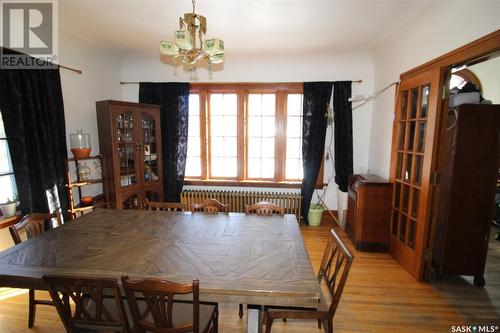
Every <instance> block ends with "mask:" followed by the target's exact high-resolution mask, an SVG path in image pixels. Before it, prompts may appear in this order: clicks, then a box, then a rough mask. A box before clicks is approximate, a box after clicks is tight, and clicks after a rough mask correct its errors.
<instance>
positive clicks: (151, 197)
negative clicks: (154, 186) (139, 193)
mask: <svg viewBox="0 0 500 333" xmlns="http://www.w3.org/2000/svg"><path fill="white" fill-rule="evenodd" d="M158 201H160V195H159V194H158V192H154V191H146V205H147V206H149V203H150V202H158Z"/></svg>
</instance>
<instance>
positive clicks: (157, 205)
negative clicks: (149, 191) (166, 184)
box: [148, 201, 186, 212]
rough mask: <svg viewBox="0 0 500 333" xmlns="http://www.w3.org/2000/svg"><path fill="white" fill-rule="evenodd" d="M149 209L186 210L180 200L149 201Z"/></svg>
mask: <svg viewBox="0 0 500 333" xmlns="http://www.w3.org/2000/svg"><path fill="white" fill-rule="evenodd" d="M148 207H149V210H162V211H168V212H183V211H184V210H186V205H185V204H183V203H180V202H154V201H152V202H150V203H149V205H148Z"/></svg>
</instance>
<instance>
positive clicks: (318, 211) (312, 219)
mask: <svg viewBox="0 0 500 333" xmlns="http://www.w3.org/2000/svg"><path fill="white" fill-rule="evenodd" d="M324 211H325V207H323V205H318V204H312V205H311V206H310V207H309V214H307V219H308V220H309V225H310V226H311V227H318V226H319V225H320V224H321V216H323V212H324Z"/></svg>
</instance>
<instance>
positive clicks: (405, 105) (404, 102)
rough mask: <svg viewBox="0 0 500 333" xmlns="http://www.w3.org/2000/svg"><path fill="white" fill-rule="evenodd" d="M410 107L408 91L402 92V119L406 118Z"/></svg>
mask: <svg viewBox="0 0 500 333" xmlns="http://www.w3.org/2000/svg"><path fill="white" fill-rule="evenodd" d="M407 108H408V91H403V92H402V93H401V118H400V119H401V120H404V119H406V109H407Z"/></svg>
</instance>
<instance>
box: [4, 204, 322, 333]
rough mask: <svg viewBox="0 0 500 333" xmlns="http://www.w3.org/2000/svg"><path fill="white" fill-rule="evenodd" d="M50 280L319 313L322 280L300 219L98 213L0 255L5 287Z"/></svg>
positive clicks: (252, 323) (253, 327)
mask: <svg viewBox="0 0 500 333" xmlns="http://www.w3.org/2000/svg"><path fill="white" fill-rule="evenodd" d="M46 274H60V275H72V276H92V277H115V278H118V279H119V278H120V277H121V276H122V275H128V276H130V277H132V278H148V277H152V278H161V279H166V280H171V281H176V282H181V283H190V282H191V281H192V280H193V279H199V280H200V300H201V301H207V302H218V303H236V304H237V303H241V304H250V305H251V306H250V305H249V306H248V312H247V331H248V332H260V330H261V329H262V328H261V326H262V325H261V311H262V306H263V305H283V306H299V307H310V308H315V307H317V305H318V302H319V297H320V288H319V284H318V281H317V279H316V277H315V274H314V272H313V269H312V265H311V260H310V258H309V255H308V253H307V251H306V249H305V246H304V241H303V238H302V235H301V233H300V229H299V225H298V223H297V219H296V218H295V216H294V215H284V216H277V215H274V216H258V215H248V214H240V213H229V214H204V213H189V212H164V211H134V210H111V209H98V210H96V211H94V212H92V213H89V214H86V215H84V216H81V217H79V218H77V219H75V220H73V221H71V222H67V223H65V224H64V225H62V226H60V227H57V228H55V229H52V230H50V231H48V232H45V233H43V234H41V235H40V236H37V237H35V238H33V239H30V240H27V241H25V242H23V243H21V244H18V245H16V246H14V247H12V248H10V249H8V250H6V251H3V252H1V253H0V287H14V288H33V289H38V290H46V289H47V286H46V285H45V284H44V283H43V281H42V276H43V275H46Z"/></svg>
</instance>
